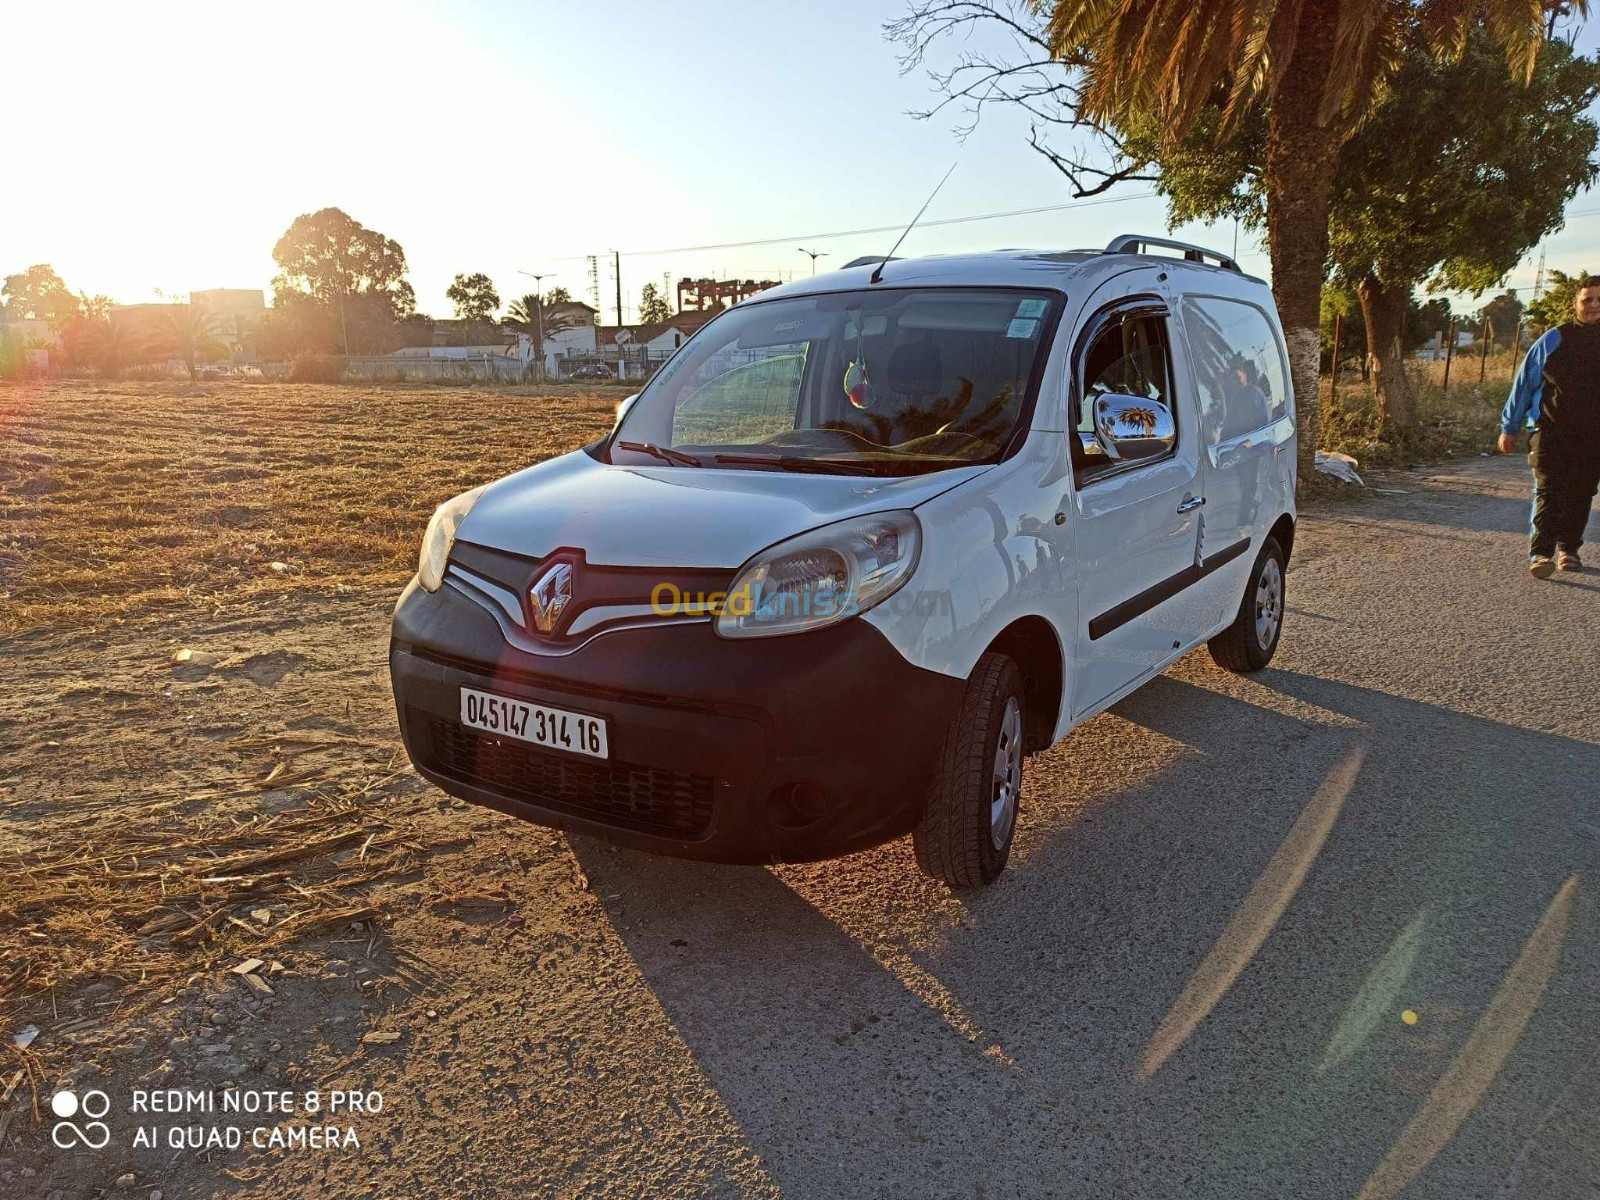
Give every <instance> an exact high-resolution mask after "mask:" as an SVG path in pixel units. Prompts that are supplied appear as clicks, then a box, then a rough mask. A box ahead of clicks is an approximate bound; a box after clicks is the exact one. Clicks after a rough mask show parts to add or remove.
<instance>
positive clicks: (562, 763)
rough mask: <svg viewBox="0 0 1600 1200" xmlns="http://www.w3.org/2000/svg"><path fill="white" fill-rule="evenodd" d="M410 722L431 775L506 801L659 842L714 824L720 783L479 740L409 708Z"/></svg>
mask: <svg viewBox="0 0 1600 1200" xmlns="http://www.w3.org/2000/svg"><path fill="white" fill-rule="evenodd" d="M405 724H406V727H407V729H409V730H411V731H413V735H414V736H415V737H416V739H417V745H418V748H419V752H420V753H421V754H422V755H423V756H424V757H425V762H426V765H427V766H428V767H430V768H431V769H432V770H434V771H436V772H437V773H439V774H440V775H447V776H449V777H450V778H452V779H456V780H459V781H460V782H462V783H465V784H476V785H477V786H478V787H480V788H483V789H485V790H486V791H492V792H496V793H498V794H499V795H501V796H504V797H506V798H507V799H509V800H520V801H522V802H523V803H524V804H537V805H539V806H541V807H543V808H549V809H554V810H556V811H557V812H565V813H570V814H571V815H573V816H576V817H586V818H588V819H590V820H594V821H607V822H611V823H614V824H616V825H617V826H619V827H621V828H623V829H633V830H637V831H639V832H640V833H649V834H657V835H659V836H662V837H671V838H700V837H704V836H705V832H706V827H707V826H708V825H710V823H711V799H712V790H713V787H714V786H715V780H713V779H712V778H711V777H710V776H709V775H692V774H689V773H687V772H684V771H669V770H665V769H663V768H659V767H647V766H642V765H640V764H638V763H625V762H601V761H594V762H590V761H587V760H585V759H581V758H574V757H573V756H572V755H570V754H562V753H560V752H558V751H554V750H541V749H539V748H538V747H537V746H528V745H524V744H522V743H520V742H517V741H515V740H513V739H511V738H499V737H494V736H493V735H483V734H476V733H474V732H473V731H472V730H470V729H467V728H465V727H464V726H463V725H462V724H461V723H460V722H459V721H452V720H450V719H449V718H447V717H442V716H438V715H436V714H433V713H425V712H423V711H422V710H421V709H418V708H415V707H411V708H408V709H407V710H406V713H405Z"/></svg>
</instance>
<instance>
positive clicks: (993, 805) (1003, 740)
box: [989, 696, 1022, 850]
mask: <svg viewBox="0 0 1600 1200" xmlns="http://www.w3.org/2000/svg"><path fill="white" fill-rule="evenodd" d="M1021 791H1022V706H1021V705H1020V704H1018V703H1017V698H1016V697H1015V696H1010V697H1007V699H1006V710H1005V712H1004V714H1002V715H1001V717H1000V736H999V738H998V739H996V742H995V750H994V799H993V800H991V801H990V802H989V841H990V842H991V843H992V844H993V845H994V848H995V849H996V850H1003V849H1005V845H1006V843H1007V842H1008V841H1010V840H1011V827H1012V826H1013V825H1014V824H1015V823H1016V820H1017V795H1018V793H1019V792H1021Z"/></svg>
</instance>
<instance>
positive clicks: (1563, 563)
mask: <svg viewBox="0 0 1600 1200" xmlns="http://www.w3.org/2000/svg"><path fill="white" fill-rule="evenodd" d="M1556 566H1557V567H1558V568H1559V569H1561V570H1563V571H1582V570H1583V563H1581V562H1579V561H1578V556H1577V555H1576V554H1573V553H1572V552H1571V551H1569V550H1562V551H1560V552H1558V553H1557V554H1556Z"/></svg>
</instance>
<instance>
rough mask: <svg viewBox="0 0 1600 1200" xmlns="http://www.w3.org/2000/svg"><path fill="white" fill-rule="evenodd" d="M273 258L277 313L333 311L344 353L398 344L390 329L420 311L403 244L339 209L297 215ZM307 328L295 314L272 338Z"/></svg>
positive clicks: (273, 253) (277, 246)
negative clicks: (299, 306) (307, 306)
mask: <svg viewBox="0 0 1600 1200" xmlns="http://www.w3.org/2000/svg"><path fill="white" fill-rule="evenodd" d="M272 258H273V261H274V262H276V263H277V264H278V267H279V273H278V274H277V275H276V276H275V277H274V278H273V280H272V289H273V307H274V309H277V308H284V309H285V310H287V309H289V308H290V307H292V306H293V305H294V304H295V303H297V302H304V301H310V302H311V304H312V305H314V306H316V307H318V308H321V309H323V310H325V311H326V312H328V313H330V314H331V315H332V317H333V319H334V321H336V322H337V326H336V327H337V328H338V330H339V345H340V346H341V347H342V348H343V350H344V352H345V353H347V354H348V353H350V352H351V350H352V348H356V349H366V350H378V349H381V348H382V347H383V346H384V345H386V344H388V343H389V342H392V341H393V340H394V339H395V336H396V335H395V334H394V331H393V329H392V326H393V323H394V322H396V321H401V320H404V319H405V318H406V317H408V316H410V315H411V314H412V313H413V312H415V311H416V307H417V298H416V293H415V292H414V291H413V290H412V287H411V284H409V283H408V282H406V278H405V275H406V255H405V251H404V250H402V249H401V248H400V243H398V242H396V241H395V240H394V239H392V238H388V237H385V236H384V235H383V234H381V233H377V232H376V231H374V230H371V229H368V228H366V227H365V226H364V225H362V224H360V223H359V222H357V221H355V220H352V219H351V218H350V217H349V216H348V215H347V214H345V213H344V212H341V211H340V210H339V209H337V208H324V209H320V210H318V211H317V212H314V213H304V214H302V215H300V216H298V217H296V218H295V219H294V220H293V221H292V222H290V224H289V228H288V230H287V231H286V232H285V233H284V235H283V236H282V237H281V238H279V239H278V244H277V245H276V246H274V247H273V250H272ZM352 318H353V319H352ZM310 324H317V323H315V322H308V321H307V320H306V319H305V317H304V314H297V315H296V316H295V317H294V318H292V319H290V320H288V321H285V322H282V323H281V324H280V326H279V328H278V329H277V330H276V331H275V332H274V335H273V336H275V337H276V336H279V335H286V334H292V333H294V332H297V331H299V330H301V329H303V328H304V327H306V326H307V325H310ZM297 349H298V350H312V349H318V347H313V346H301V347H297Z"/></svg>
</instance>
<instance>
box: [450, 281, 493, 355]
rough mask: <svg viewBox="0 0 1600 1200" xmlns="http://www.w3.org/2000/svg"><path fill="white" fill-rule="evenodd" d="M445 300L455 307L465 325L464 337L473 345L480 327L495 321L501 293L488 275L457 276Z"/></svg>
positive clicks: (457, 314) (467, 342)
mask: <svg viewBox="0 0 1600 1200" xmlns="http://www.w3.org/2000/svg"><path fill="white" fill-rule="evenodd" d="M444 294H445V298H446V299H448V300H449V301H450V303H451V304H453V305H455V310H456V316H457V317H459V318H460V319H461V320H462V322H463V323H464V324H465V328H464V330H463V336H464V337H465V339H466V344H467V345H469V346H470V345H471V344H472V341H473V334H474V332H475V331H476V329H477V328H478V326H480V325H484V324H487V323H488V322H489V321H490V320H492V319H493V317H494V314H495V312H496V311H497V310H498V309H499V307H500V293H499V292H497V291H495V290H494V284H493V283H492V282H491V281H490V279H489V277H488V276H487V275H484V274H483V273H481V272H479V273H478V274H475V275H457V276H456V277H455V282H453V283H452V284H451V285H450V286H449V287H448V288H446V289H445V293H444Z"/></svg>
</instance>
